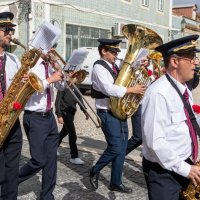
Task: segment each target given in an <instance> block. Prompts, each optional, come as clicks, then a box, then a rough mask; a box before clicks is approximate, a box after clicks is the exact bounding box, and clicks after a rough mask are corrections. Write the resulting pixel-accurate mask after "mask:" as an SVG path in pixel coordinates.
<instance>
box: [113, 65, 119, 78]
mask: <svg viewBox="0 0 200 200" xmlns="http://www.w3.org/2000/svg"><path fill="white" fill-rule="evenodd" d="M112 70H113V72H114V73H115V75H116V76H117V75H118V72H119V71H118V70H117V67H116V66H115V64H113V65H112Z"/></svg>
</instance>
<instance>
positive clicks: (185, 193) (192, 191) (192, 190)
mask: <svg viewBox="0 0 200 200" xmlns="http://www.w3.org/2000/svg"><path fill="white" fill-rule="evenodd" d="M196 165H197V166H198V167H200V162H197V163H196ZM181 196H182V197H183V198H184V199H186V200H199V199H200V185H197V186H194V184H193V183H192V182H190V183H189V185H188V187H187V188H186V189H183V190H182V191H181Z"/></svg>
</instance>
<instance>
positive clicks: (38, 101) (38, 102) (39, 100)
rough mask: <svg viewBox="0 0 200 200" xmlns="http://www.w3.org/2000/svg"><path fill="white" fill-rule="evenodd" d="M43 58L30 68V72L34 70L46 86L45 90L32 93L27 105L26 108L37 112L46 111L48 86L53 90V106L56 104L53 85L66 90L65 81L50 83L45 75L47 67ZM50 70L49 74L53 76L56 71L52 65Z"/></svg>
mask: <svg viewBox="0 0 200 200" xmlns="http://www.w3.org/2000/svg"><path fill="white" fill-rule="evenodd" d="M41 62H42V60H39V61H38V64H36V65H35V66H34V67H33V68H31V69H30V71H29V72H32V73H34V74H36V75H37V76H38V77H39V78H40V80H41V81H42V84H43V87H44V92H42V93H40V92H35V93H33V94H32V95H31V97H30V99H29V100H28V102H27V103H26V105H25V108H24V110H29V111H36V112H45V111H46V107H47V90H46V89H47V88H48V87H50V91H51V108H52V107H53V105H54V90H53V86H54V85H55V87H56V88H57V89H58V90H61V91H62V90H64V87H65V84H64V82H56V83H54V84H53V83H51V84H49V83H48V81H47V80H46V76H45V67H44V65H43V64H41ZM48 72H49V76H51V75H52V74H53V72H54V70H53V69H52V67H51V66H49V67H48Z"/></svg>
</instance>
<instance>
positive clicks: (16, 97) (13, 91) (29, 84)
mask: <svg viewBox="0 0 200 200" xmlns="http://www.w3.org/2000/svg"><path fill="white" fill-rule="evenodd" d="M12 42H13V43H15V44H17V45H20V46H21V47H22V48H24V49H25V53H24V54H23V56H22V59H21V68H20V69H19V70H18V72H17V73H16V74H15V76H14V78H13V81H12V83H11V85H10V87H9V88H8V91H7V92H6V95H5V96H4V98H3V100H2V101H1V103H0V148H1V147H2V146H3V144H4V141H5V140H6V138H7V136H8V134H9V132H10V130H11V128H12V127H13V125H14V124H15V122H16V120H17V118H18V117H19V115H20V113H21V111H22V109H23V107H24V106H25V104H26V102H27V101H28V98H29V97H30V95H31V94H33V93H34V92H35V91H38V92H42V91H43V90H44V89H43V84H42V82H41V80H40V79H39V78H38V77H37V76H36V75H35V74H33V73H29V75H28V81H26V82H23V81H22V77H23V76H24V74H26V73H28V71H29V69H30V68H32V67H33V66H34V65H35V64H36V62H37V61H38V59H39V57H40V56H39V54H37V51H36V50H34V49H31V50H29V51H26V48H25V46H24V45H22V44H21V43H20V42H19V41H18V40H17V39H12ZM16 104H17V107H16V106H15V105H16Z"/></svg>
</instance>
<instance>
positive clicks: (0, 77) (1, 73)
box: [0, 53, 6, 96]
mask: <svg viewBox="0 0 200 200" xmlns="http://www.w3.org/2000/svg"><path fill="white" fill-rule="evenodd" d="M5 66H6V53H4V59H3V66H2V68H1V70H0V83H1V89H2V93H3V96H4V95H5V92H6V82H5V80H4V76H5Z"/></svg>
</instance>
